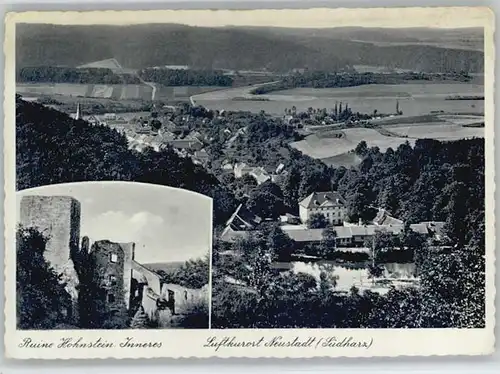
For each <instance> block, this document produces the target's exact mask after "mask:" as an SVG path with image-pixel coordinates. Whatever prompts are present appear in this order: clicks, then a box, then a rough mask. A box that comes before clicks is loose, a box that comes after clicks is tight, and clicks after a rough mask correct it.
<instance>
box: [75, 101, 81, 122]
mask: <svg viewBox="0 0 500 374" xmlns="http://www.w3.org/2000/svg"><path fill="white" fill-rule="evenodd" d="M79 119H80V103H78V104H76V114H75V120H77V121H78V120H79Z"/></svg>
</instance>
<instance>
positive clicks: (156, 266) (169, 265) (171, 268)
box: [143, 261, 185, 273]
mask: <svg viewBox="0 0 500 374" xmlns="http://www.w3.org/2000/svg"><path fill="white" fill-rule="evenodd" d="M184 264H185V262H184V261H173V262H155V263H151V264H143V266H144V267H146V268H148V269H150V270H152V271H155V272H157V271H158V270H163V271H164V272H165V273H174V272H176V271H177V270H179V269H180V268H181V267H182V265H184Z"/></svg>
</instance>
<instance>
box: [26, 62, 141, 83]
mask: <svg viewBox="0 0 500 374" xmlns="http://www.w3.org/2000/svg"><path fill="white" fill-rule="evenodd" d="M16 82H19V83H38V82H46V83H80V84H127V83H128V84H138V83H141V81H140V80H139V78H137V77H135V76H133V75H130V74H115V73H113V71H111V70H110V69H102V68H84V69H76V68H66V67H55V66H33V67H24V68H20V69H19V70H18V72H17V77H16Z"/></svg>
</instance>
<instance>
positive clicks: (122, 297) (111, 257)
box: [90, 240, 135, 310]
mask: <svg viewBox="0 0 500 374" xmlns="http://www.w3.org/2000/svg"><path fill="white" fill-rule="evenodd" d="M134 247H135V244H134V243H114V242H111V241H109V240H99V241H96V242H95V243H94V244H93V245H92V249H91V251H90V266H91V268H92V283H93V284H94V285H96V286H97V287H98V288H99V289H100V290H102V293H103V294H102V296H101V297H102V298H104V300H102V301H104V303H105V305H106V309H108V310H128V308H129V305H130V287H131V284H132V260H133V259H134Z"/></svg>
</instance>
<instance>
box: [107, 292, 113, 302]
mask: <svg viewBox="0 0 500 374" xmlns="http://www.w3.org/2000/svg"><path fill="white" fill-rule="evenodd" d="M114 302H115V295H113V294H112V293H110V294H109V295H108V303H114Z"/></svg>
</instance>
